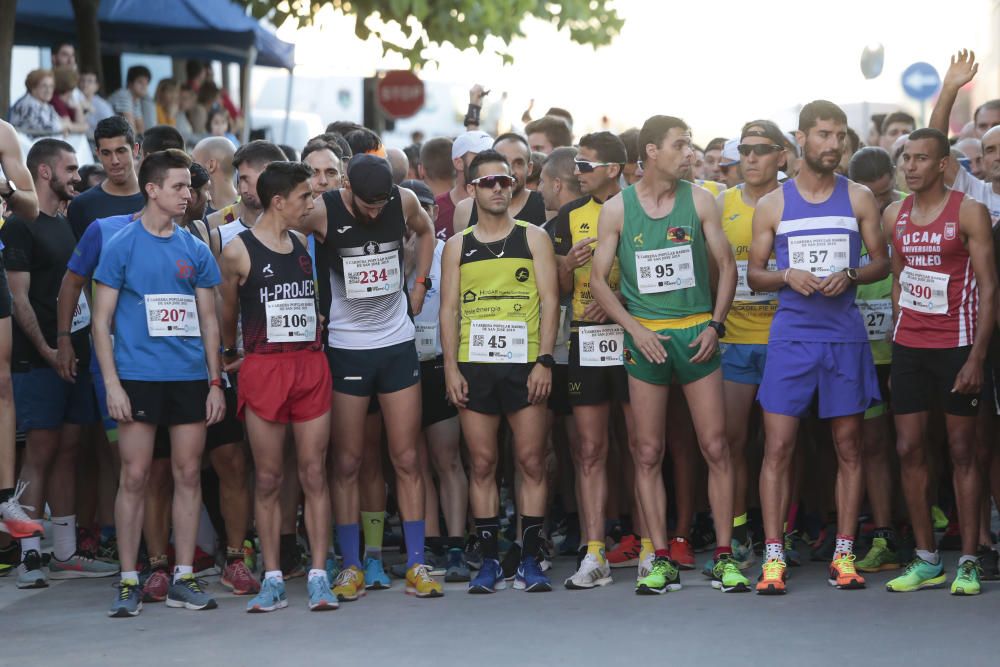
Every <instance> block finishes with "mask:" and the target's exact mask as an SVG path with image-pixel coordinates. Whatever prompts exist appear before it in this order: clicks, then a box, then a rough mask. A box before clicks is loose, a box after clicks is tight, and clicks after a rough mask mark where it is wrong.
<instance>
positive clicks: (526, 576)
mask: <svg viewBox="0 0 1000 667" xmlns="http://www.w3.org/2000/svg"><path fill="white" fill-rule="evenodd" d="M514 588H515V589H516V590H519V591H525V592H528V593H547V592H549V591H551V590H552V582H551V581H549V578H548V577H546V576H545V574H544V573H543V572H542V567H541V565H540V564H539V562H538V560H537V559H536V558H535V557H534V556H525V557H524V558H523V559H522V560H521V566H520V567H519V568H517V575H515V577H514Z"/></svg>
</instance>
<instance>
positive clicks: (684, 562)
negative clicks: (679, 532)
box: [670, 537, 694, 570]
mask: <svg viewBox="0 0 1000 667" xmlns="http://www.w3.org/2000/svg"><path fill="white" fill-rule="evenodd" d="M670 560H672V561H674V562H675V563H677V567H679V568H680V569H682V570H693V569H694V547H692V546H691V543H690V542H688V541H687V540H685V539H684V538H683V537H675V538H674V539H672V540H670Z"/></svg>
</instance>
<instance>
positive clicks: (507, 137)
mask: <svg viewBox="0 0 1000 667" xmlns="http://www.w3.org/2000/svg"><path fill="white" fill-rule="evenodd" d="M501 141H517V142H520V143H522V144H524V147H525V148H527V149H528V152H529V153H530V152H531V146H530V145H529V144H528V140H527V139H525V138H524V137H523V136H521V135H520V134H518V133H517V132H504V133H503V134H501V135H500V136H499V137H497V138H496V139H494V140H493V148H496V147H497V144H499V143H500V142H501Z"/></svg>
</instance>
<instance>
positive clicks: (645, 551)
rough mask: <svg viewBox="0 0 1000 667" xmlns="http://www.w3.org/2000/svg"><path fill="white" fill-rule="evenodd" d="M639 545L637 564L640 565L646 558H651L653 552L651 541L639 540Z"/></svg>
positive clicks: (648, 539)
mask: <svg viewBox="0 0 1000 667" xmlns="http://www.w3.org/2000/svg"><path fill="white" fill-rule="evenodd" d="M639 544H640V545H641V548H640V549H639V562H640V563H641V562H642V561H644V560H646V557H647V556H651V555H652V554H653V551H655V550H654V549H653V540H651V539H650V538H648V537H643V538H641V539H640V540H639Z"/></svg>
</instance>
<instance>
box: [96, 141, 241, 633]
mask: <svg viewBox="0 0 1000 667" xmlns="http://www.w3.org/2000/svg"><path fill="white" fill-rule="evenodd" d="M190 166H191V160H190V158H188V157H187V156H186V155H185V154H184V153H181V152H180V151H176V150H168V151H163V152H161V153H154V154H152V155H150V156H149V157H148V158H147V159H146V160H145V161H144V162H143V165H142V167H141V168H140V170H139V184H140V186H141V188H142V192H143V193H144V196H145V197H146V200H147V206H146V208H145V209H144V212H143V216H142V218H141V220H140V221H139V224H134V225H129V226H127V227H126V228H124V229H123V230H122V231H121V233H119V234H117V235H115V237H114V238H113V239H112V240H111V241H110V242H109V243H108V245H107V247H106V248H105V250H104V252H103V254H102V257H101V261H100V264H99V265H98V267H97V272H96V274H95V276H94V278H95V280H96V281H97V283H98V284H97V291H96V294H95V302H94V321H93V329H94V338H95V343H94V346H95V349H96V351H97V356H98V360H99V362H100V365H101V370H102V372H103V375H104V379H105V384H106V385H107V401H108V409H109V412H110V413H111V417H112V418H114V419H115V420H116V421H118V422H119V426H118V428H119V442H120V445H121V446H120V447H119V451H120V453H121V459H122V472H121V481H120V485H119V490H118V498H117V500H116V503H115V524H116V526H117V528H118V541H119V550H120V555H121V563H122V574H121V585H120V590H119V594H118V596H117V598H116V600H115V602H114V604H113V605H112V607H111V610H110V611H109V612H108V614H109V615H110V616H113V617H129V616H136V615H138V614H139V612H140V611H141V609H142V602H141V601H140V591H139V576H138V572H137V570H136V557H137V555H138V549H139V535H140V532H141V525H142V515H143V504H144V502H143V501H144V495H143V492H144V488H143V487H144V485H145V482H146V478H147V475H148V471H149V466H150V462H151V459H152V450H153V440H154V436H155V432H156V426H157V425H158V424H163V425H166V426H169V428H170V436H171V461H172V466H173V470H174V475H173V477H174V507H173V521H174V544H175V547H176V554H177V555H176V562H177V565H176V566H175V567H174V577H173V583H172V584H171V586H170V589H169V592H168V594H167V606H170V607H182V608H187V609H213V608H215V606H216V603H215V600H213V599H212V598H211V597H210V596H209V595H207V594H206V593H205V592H204V591H202V589H201V586H200V585H199V583H198V581H197V580H196V579H195V578H194V574H193V567H192V563H193V557H194V543H195V534H196V533H197V530H198V515H199V513H200V511H201V485H200V479H199V471H200V469H201V455H202V450H203V449H204V445H205V428H206V423H207V424H214V423H216V422H218V421H220V420H221V419H222V417H223V414H224V412H225V399H224V397H223V393H222V388H221V387H222V380H221V379H220V378H219V358H218V356H217V355H216V354H206V350H216V349H218V347H219V333H218V322H217V320H216V315H215V295H214V291H213V290H212V288H213V287H214V286H215V285H217V284H218V283H219V272H218V267H217V266H216V265H215V262H214V261H212V256H211V253H210V252H209V251H208V248H207V246H205V245H204V244H203V243H200V242H198V241H197V240H196V239H194V238H193V237H192V236H191V235H189V234H185V233H182V232H181V231H180V230H179V228H178V227H177V226H176V225H175V224H174V223H173V221H172V218H173V217H179V216H182V215H183V214H184V209H185V208H186V207H187V203H188V202H189V201H190V199H191V191H190V182H191V175H190V172H189V168H190ZM136 256H141V257H143V261H141V262H136V261H132V259H131V258H133V257H136ZM119 294H121V298H119ZM150 311H154V312H153V314H154V315H156V316H157V317H155V318H154V319H150V315H149V313H150ZM112 321H113V323H114V330H115V332H116V333H115V337H116V341H115V344H114V347H112V342H111V325H112ZM153 359H155V360H157V363H156V364H155V365H153V366H151V365H150V360H153ZM206 367H207V368H206ZM119 373H120V375H119Z"/></svg>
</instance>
